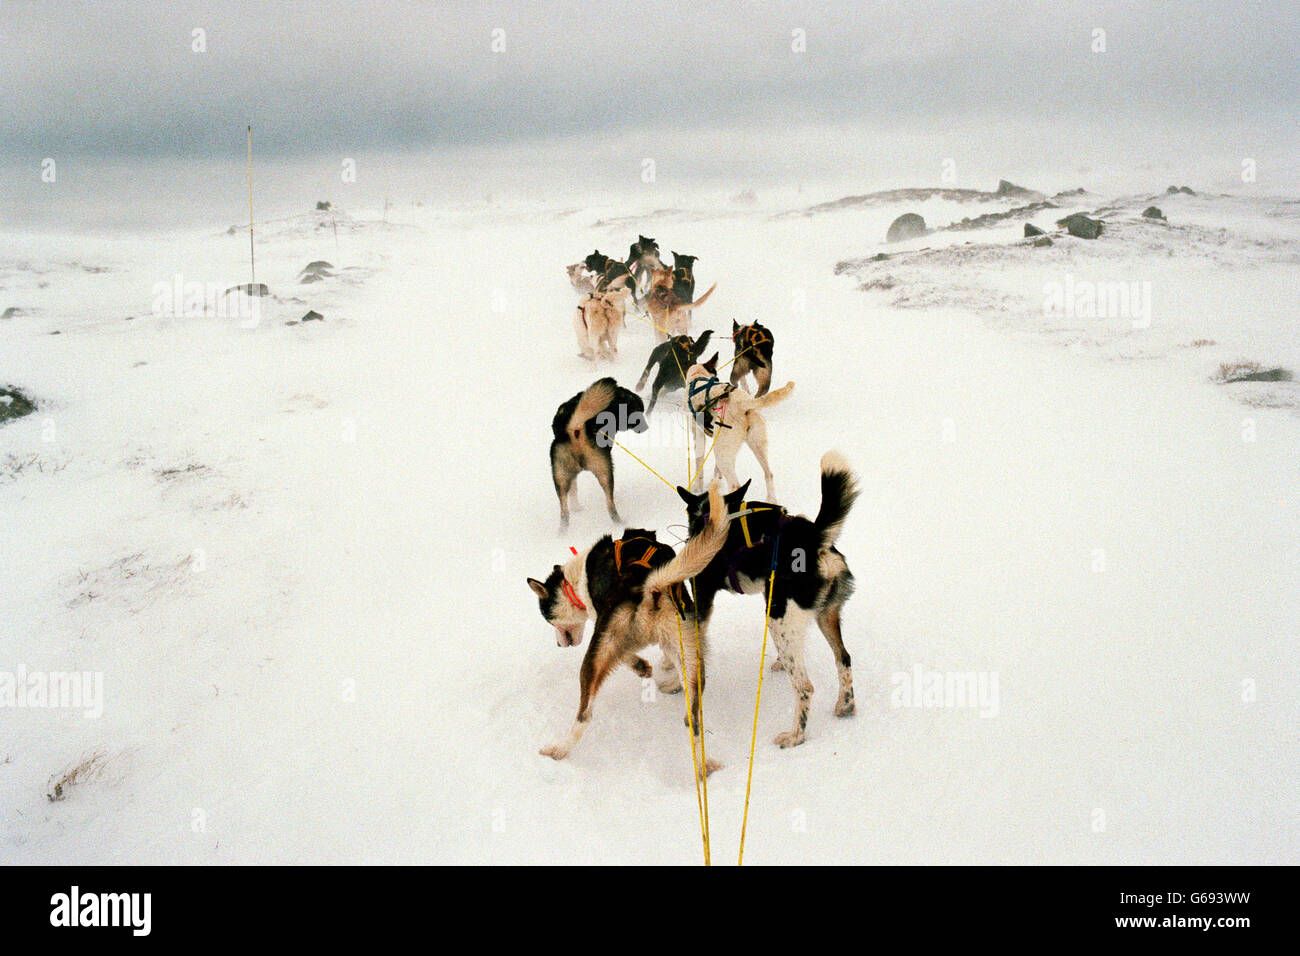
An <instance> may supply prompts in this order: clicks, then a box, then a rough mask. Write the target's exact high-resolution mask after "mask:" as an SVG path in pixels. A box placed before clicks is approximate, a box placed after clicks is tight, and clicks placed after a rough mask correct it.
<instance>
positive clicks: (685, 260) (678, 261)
mask: <svg viewBox="0 0 1300 956" xmlns="http://www.w3.org/2000/svg"><path fill="white" fill-rule="evenodd" d="M698 258H699V256H684V255H682V254H681V253H680V252H674V253H673V271H674V272H675V271H677V270H678V269H685V270H686V274H687V275H690V274H691V273H692V272H693V271H694V269H695V260H696V259H698Z"/></svg>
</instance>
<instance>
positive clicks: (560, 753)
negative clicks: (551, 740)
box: [537, 744, 569, 760]
mask: <svg viewBox="0 0 1300 956" xmlns="http://www.w3.org/2000/svg"><path fill="white" fill-rule="evenodd" d="M537 752H538V753H539V754H541V755H542V756H543V757H550V758H551V759H552V760H563V759H564V758H565V757H567V756H569V748H568V747H566V746H564V745H563V744H551V745H550V746H549V747H543V748H542V749H541V750H539V751H537Z"/></svg>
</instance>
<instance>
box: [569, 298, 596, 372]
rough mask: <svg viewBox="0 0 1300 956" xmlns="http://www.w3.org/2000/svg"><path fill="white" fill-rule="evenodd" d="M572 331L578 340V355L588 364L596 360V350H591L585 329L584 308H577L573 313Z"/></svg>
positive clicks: (585, 316)
mask: <svg viewBox="0 0 1300 956" xmlns="http://www.w3.org/2000/svg"><path fill="white" fill-rule="evenodd" d="M573 331H574V334H575V335H576V336H577V338H578V354H579V355H580V356H582V357H583V358H585V359H586V360H587V361H588V362H594V361H595V360H596V350H595V349H594V348H592V343H591V339H590V334H589V332H588V329H587V312H586V308H585V307H584V306H581V305H580V306H578V308H577V309H576V310H574V313H573Z"/></svg>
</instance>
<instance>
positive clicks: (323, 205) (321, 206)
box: [316, 199, 330, 212]
mask: <svg viewBox="0 0 1300 956" xmlns="http://www.w3.org/2000/svg"><path fill="white" fill-rule="evenodd" d="M329 210H330V204H329V203H328V202H326V201H325V200H324V199H322V200H321V201H320V202H318V203H317V204H316V211H317V212H329Z"/></svg>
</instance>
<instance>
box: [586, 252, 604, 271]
mask: <svg viewBox="0 0 1300 956" xmlns="http://www.w3.org/2000/svg"><path fill="white" fill-rule="evenodd" d="M582 263H583V265H585V266H586V267H587V268H588V269H589V270H591V271H592V272H604V271H605V266H607V265H609V256H606V255H602V254H601V252H600V250H599V249H597V250H596V251H595V252H593V253H592V254H591V255H589V256H587V258H585V259H583V260H582Z"/></svg>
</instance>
